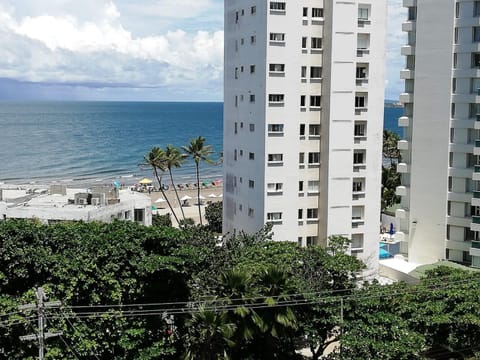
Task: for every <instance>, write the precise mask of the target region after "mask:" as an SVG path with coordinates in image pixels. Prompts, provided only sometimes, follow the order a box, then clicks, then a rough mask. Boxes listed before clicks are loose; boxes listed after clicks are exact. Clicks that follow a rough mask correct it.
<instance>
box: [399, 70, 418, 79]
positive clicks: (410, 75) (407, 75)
mask: <svg viewBox="0 0 480 360" xmlns="http://www.w3.org/2000/svg"><path fill="white" fill-rule="evenodd" d="M414 78H415V71H414V70H411V69H403V70H400V79H402V80H411V79H414Z"/></svg>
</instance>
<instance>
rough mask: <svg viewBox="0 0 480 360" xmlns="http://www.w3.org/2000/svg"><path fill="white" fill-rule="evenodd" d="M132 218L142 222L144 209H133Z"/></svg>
mask: <svg viewBox="0 0 480 360" xmlns="http://www.w3.org/2000/svg"><path fill="white" fill-rule="evenodd" d="M133 220H134V221H136V222H139V223H143V222H144V220H145V209H134V211H133Z"/></svg>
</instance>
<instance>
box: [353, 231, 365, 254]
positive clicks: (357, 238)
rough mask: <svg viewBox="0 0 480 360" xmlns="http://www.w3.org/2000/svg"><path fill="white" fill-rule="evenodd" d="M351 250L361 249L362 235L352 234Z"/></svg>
mask: <svg viewBox="0 0 480 360" xmlns="http://www.w3.org/2000/svg"><path fill="white" fill-rule="evenodd" d="M351 248H352V250H353V249H363V234H352V245H351Z"/></svg>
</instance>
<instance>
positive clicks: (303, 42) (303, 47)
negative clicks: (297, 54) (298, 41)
mask: <svg viewBox="0 0 480 360" xmlns="http://www.w3.org/2000/svg"><path fill="white" fill-rule="evenodd" d="M306 48H307V37H306V36H303V37H302V49H306Z"/></svg>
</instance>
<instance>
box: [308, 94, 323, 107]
mask: <svg viewBox="0 0 480 360" xmlns="http://www.w3.org/2000/svg"><path fill="white" fill-rule="evenodd" d="M310 106H311V107H320V106H322V97H321V96H320V95H312V96H310Z"/></svg>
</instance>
